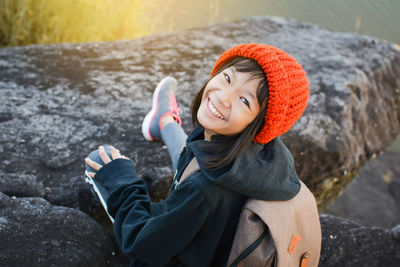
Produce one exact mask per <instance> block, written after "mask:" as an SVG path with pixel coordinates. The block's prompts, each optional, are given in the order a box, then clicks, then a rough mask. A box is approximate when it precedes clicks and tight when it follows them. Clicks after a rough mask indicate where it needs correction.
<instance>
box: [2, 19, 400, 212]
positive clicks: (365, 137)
mask: <svg viewBox="0 0 400 267" xmlns="http://www.w3.org/2000/svg"><path fill="white" fill-rule="evenodd" d="M249 29H251V31H249ZM243 42H259V43H269V44H272V45H275V46H278V47H281V48H282V49H284V50H286V51H287V52H289V53H290V54H292V55H293V56H294V57H296V58H297V59H298V61H299V62H300V63H301V64H302V65H303V66H304V68H305V70H306V71H307V72H308V77H309V81H310V86H311V96H310V101H309V106H308V108H307V110H306V112H305V114H304V116H303V117H302V118H301V119H300V121H299V122H298V123H297V124H296V125H295V126H294V127H293V129H292V130H291V131H290V132H289V133H288V134H286V135H284V136H283V139H284V141H285V142H286V143H287V144H288V146H289V147H290V149H291V150H292V152H293V154H294V156H295V159H296V163H297V170H298V173H299V175H300V177H302V179H303V180H304V181H305V182H306V183H307V184H308V185H309V186H310V188H311V189H312V190H313V192H314V193H315V194H316V196H317V198H318V202H319V206H320V207H323V206H325V205H326V204H327V203H329V202H330V201H331V200H332V199H334V198H335V197H336V196H337V194H338V193H339V192H340V191H341V190H342V188H343V187H344V186H345V185H346V184H347V183H348V182H349V181H350V180H351V178H352V177H353V176H354V175H355V173H356V172H357V170H358V169H359V168H360V166H362V165H363V164H364V163H365V162H366V161H367V160H368V159H369V158H371V157H372V156H373V155H375V154H377V153H379V152H380V151H381V150H383V149H384V148H385V147H386V146H387V145H388V144H389V143H390V142H391V141H392V140H393V139H394V137H395V136H396V134H397V133H398V132H399V130H400V123H399V121H400V110H399V109H398V107H399V104H400V103H399V102H400V100H399V99H400V98H399V95H400V91H399V89H398V88H400V78H399V76H398V75H397V74H398V73H399V69H400V52H399V51H398V50H397V49H396V48H395V47H394V46H393V45H391V44H389V43H386V42H384V41H379V40H377V39H374V38H370V37H365V36H359V35H354V34H348V33H334V32H331V31H329V30H326V29H322V28H319V27H317V26H314V25H311V24H306V23H298V22H296V21H291V20H289V21H288V20H284V19H280V18H274V17H259V18H250V19H245V20H241V21H238V22H233V23H227V24H218V25H212V26H209V27H206V28H200V29H195V30H189V31H185V32H180V33H173V34H165V35H157V36H150V37H145V38H139V39H135V40H132V41H119V42H112V43H88V44H58V45H45V46H28V47H15V48H3V49H0V73H1V76H0V96H1V99H2V102H3V103H2V105H1V107H0V121H1V123H0V152H2V151H6V152H7V153H1V154H0V155H1V156H0V169H2V170H4V172H5V173H14V174H16V175H19V174H28V175H33V176H35V177H37V181H38V183H39V185H38V186H43V187H44V188H48V190H47V191H46V194H45V198H46V199H48V200H50V201H51V202H52V203H55V204H58V205H65V206H70V207H79V206H80V204H79V203H82V201H81V200H79V197H80V196H82V193H79V192H82V191H80V190H81V189H82V190H83V192H86V194H88V191H87V187H86V188H85V187H84V185H83V181H82V180H80V181H78V180H79V179H78V177H82V171H83V166H84V164H83V158H84V157H85V156H86V155H87V154H88V153H89V152H90V151H91V150H93V149H96V148H97V146H98V145H100V144H105V143H107V144H113V145H114V146H116V147H118V148H120V149H121V151H122V152H123V153H124V154H126V155H127V156H128V157H130V158H132V159H133V160H134V161H135V162H136V165H137V171H138V173H139V175H140V176H142V177H144V178H145V179H146V181H149V187H150V191H151V195H152V196H153V199H155V200H158V199H161V198H164V197H165V196H166V193H167V192H168V189H165V187H164V185H165V184H167V187H168V181H169V179H170V178H171V176H172V174H173V170H172V169H171V167H170V159H169V158H168V154H167V152H166V150H165V148H164V147H163V146H162V145H160V144H159V143H148V142H146V141H145V140H144V138H143V137H142V135H141V129H140V127H141V122H142V119H143V117H144V115H145V114H146V113H147V112H148V110H149V108H150V105H151V94H152V92H153V90H154V87H155V85H156V84H157V83H158V81H159V80H160V79H162V78H163V77H164V76H166V75H173V76H175V77H176V78H177V79H178V81H179V88H178V98H179V99H178V101H179V103H180V104H181V106H182V110H183V113H182V117H183V122H184V127H185V129H186V130H187V131H190V130H191V129H192V126H191V123H190V111H189V109H190V103H191V99H192V97H193V96H194V94H195V92H196V91H197V90H198V89H199V88H200V86H201V85H202V83H203V82H204V81H205V80H206V79H207V78H208V76H209V72H210V70H211V68H212V66H213V64H214V62H215V60H216V59H217V57H218V55H219V54H220V53H221V52H223V51H224V50H225V49H227V48H230V47H232V46H233V45H236V44H239V43H243ZM71 184H76V186H70V185H71ZM77 188H78V190H77ZM71 190H72V191H71Z"/></svg>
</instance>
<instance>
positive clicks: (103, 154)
mask: <svg viewBox="0 0 400 267" xmlns="http://www.w3.org/2000/svg"><path fill="white" fill-rule="evenodd" d="M99 156H100V158H101V160H102V161H103V162H104V164H108V163H110V162H111V159H110V157H109V156H108V155H107V153H106V151H105V150H104V147H103V146H99Z"/></svg>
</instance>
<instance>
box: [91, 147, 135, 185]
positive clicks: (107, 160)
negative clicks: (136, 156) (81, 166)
mask: <svg viewBox="0 0 400 267" xmlns="http://www.w3.org/2000/svg"><path fill="white" fill-rule="evenodd" d="M99 156H100V158H101V160H102V161H103V163H104V165H106V164H108V163H110V162H111V161H112V160H115V159H120V158H122V159H128V158H127V157H125V156H122V155H121V153H120V152H119V150H118V149H116V148H113V149H112V150H111V158H112V159H110V157H109V156H108V155H107V153H106V151H105V150H104V147H103V146H99ZM85 162H86V164H87V165H89V166H90V167H92V168H93V169H94V170H96V171H99V170H100V169H101V168H102V167H103V165H101V164H99V163H97V162H95V161H93V160H91V159H90V158H85ZM88 174H89V176H90V177H92V178H94V176H95V173H94V172H88Z"/></svg>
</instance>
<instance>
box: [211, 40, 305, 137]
mask: <svg viewBox="0 0 400 267" xmlns="http://www.w3.org/2000/svg"><path fill="white" fill-rule="evenodd" d="M237 56H241V57H246V58H251V59H254V60H255V61H256V62H257V63H258V64H259V65H260V66H261V68H262V69H263V70H264V72H265V75H266V77H267V81H268V87H269V98H268V104H267V112H266V114H265V121H264V127H263V128H262V129H261V130H260V131H259V132H258V133H257V135H256V137H255V138H254V142H256V143H264V144H266V143H268V142H269V141H271V140H272V139H274V138H275V137H277V136H280V135H281V134H284V133H285V132H287V131H289V129H290V128H291V127H292V126H293V125H294V123H295V122H296V121H297V120H298V119H299V118H300V117H301V115H302V114H303V112H304V110H305V109H306V106H307V100H308V97H309V88H308V87H309V85H308V81H307V77H306V73H305V71H304V70H303V68H302V67H301V65H300V64H299V63H297V61H296V60H295V59H294V58H293V57H291V56H290V55H289V54H287V53H286V52H285V51H283V50H281V49H279V48H276V47H273V46H270V45H266V44H242V45H239V46H235V47H233V48H231V49H229V50H227V51H225V52H224V53H223V54H222V55H221V56H220V57H219V59H218V60H217V62H216V63H215V66H214V68H213V70H212V72H211V76H214V74H215V73H216V72H217V70H218V69H219V68H220V67H221V66H223V65H225V64H226V63H228V62H230V61H231V60H233V59H234V58H235V57H237Z"/></svg>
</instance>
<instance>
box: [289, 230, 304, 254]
mask: <svg viewBox="0 0 400 267" xmlns="http://www.w3.org/2000/svg"><path fill="white" fill-rule="evenodd" d="M300 241H301V236H299V235H298V234H293V236H292V239H291V240H290V243H289V248H288V252H289V254H292V253H293V252H294V251H295V249H296V247H297V245H298V244H299V243H300Z"/></svg>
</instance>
